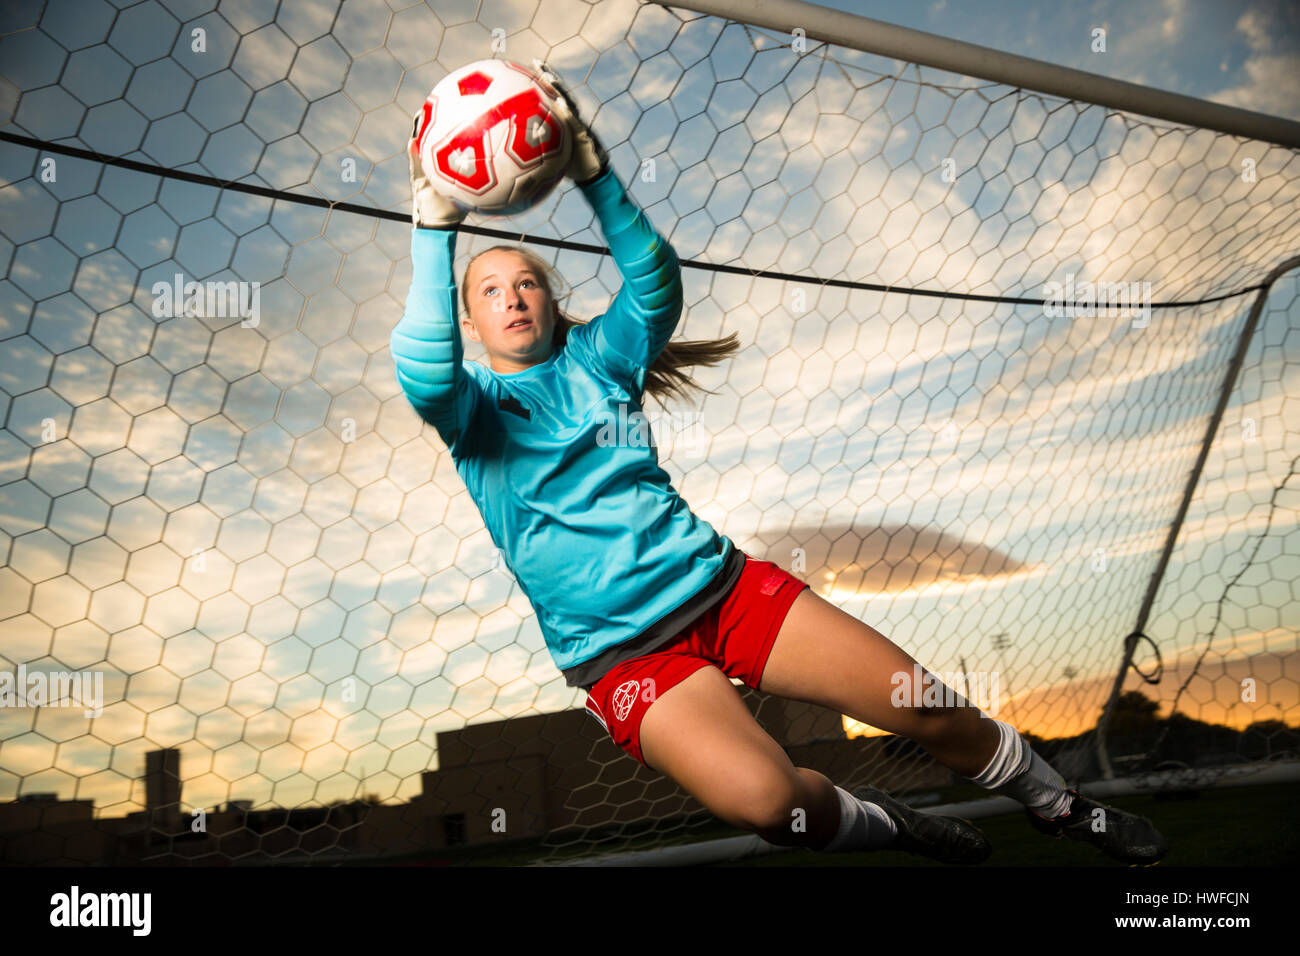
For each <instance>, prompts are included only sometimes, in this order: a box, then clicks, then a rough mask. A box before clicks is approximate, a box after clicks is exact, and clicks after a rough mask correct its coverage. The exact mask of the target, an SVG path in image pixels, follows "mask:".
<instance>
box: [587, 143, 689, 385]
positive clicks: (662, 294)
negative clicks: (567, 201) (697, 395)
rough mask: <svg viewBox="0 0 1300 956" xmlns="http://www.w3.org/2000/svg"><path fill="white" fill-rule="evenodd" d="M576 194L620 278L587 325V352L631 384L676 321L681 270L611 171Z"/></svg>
mask: <svg viewBox="0 0 1300 956" xmlns="http://www.w3.org/2000/svg"><path fill="white" fill-rule="evenodd" d="M581 189H582V192H583V195H584V196H586V198H587V201H588V202H589V203H590V204H591V208H592V209H593V211H594V212H595V213H596V218H597V219H598V220H599V222H600V228H601V232H602V234H603V235H604V237H605V241H606V242H607V243H609V249H610V252H611V253H612V254H613V257H614V264H615V265H616V266H617V267H618V271H619V275H621V276H622V277H623V286H622V288H621V289H619V292H618V295H617V296H616V297H615V299H614V302H613V304H612V305H611V306H610V307H609V311H607V312H606V313H605V314H604V315H603V316H601V317H599V318H597V319H595V320H593V322H592V323H591V324H592V344H593V348H594V350H595V352H596V354H597V355H598V356H599V357H600V359H601V360H602V361H603V362H604V363H605V365H606V366H607V368H608V369H609V371H610V372H612V373H614V374H615V375H616V376H617V377H618V378H619V379H620V380H623V381H634V380H636V379H637V373H638V372H644V371H645V370H646V369H648V368H649V367H650V366H651V365H653V364H654V361H655V359H657V358H658V357H659V353H660V352H662V351H663V349H664V346H665V345H667V344H668V340H669V339H670V338H672V335H673V331H674V330H675V329H676V328H677V323H678V321H680V319H681V315H682V269H681V265H680V263H679V262H678V259H677V254H676V252H674V251H673V247H672V246H671V245H669V243H668V241H667V240H666V239H664V238H663V237H662V236H660V235H659V233H657V232H656V231H655V228H654V226H652V225H651V224H650V220H649V219H647V218H646V215H645V213H644V212H642V211H641V209H640V208H639V207H638V206H637V205H636V204H635V203H633V202H632V200H631V199H630V198H628V195H627V192H626V190H625V189H624V188H623V184H622V183H621V182H619V180H618V177H617V176H616V175H615V174H614V170H613V168H612V167H611V168H610V169H608V170H606V171H605V172H604V174H602V175H601V176H598V177H597V178H596V179H594V180H592V181H591V182H590V183H587V184H586V185H584V186H582V187H581Z"/></svg>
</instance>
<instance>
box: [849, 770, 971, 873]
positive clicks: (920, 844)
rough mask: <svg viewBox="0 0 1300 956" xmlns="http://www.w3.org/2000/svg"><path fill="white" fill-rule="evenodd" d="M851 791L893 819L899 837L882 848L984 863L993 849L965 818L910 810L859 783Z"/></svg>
mask: <svg viewBox="0 0 1300 956" xmlns="http://www.w3.org/2000/svg"><path fill="white" fill-rule="evenodd" d="M853 795H854V796H855V797H857V798H858V799H859V800H865V801H866V802H867V803H874V804H875V805H876V806H878V807H880V809H882V810H884V811H885V813H886V814H887V815H888V816H889V819H891V820H893V821H894V826H895V827H896V828H897V829H898V838H897V840H896V841H895V842H894V843H892V844H890V845H889V846H888V847H885V848H884V849H889V850H902V851H903V852H904V853H915V854H917V855H918V856H924V857H928V858H929V859H931V860H938V861H939V862H940V863H983V862H984V861H985V860H987V859H988V857H989V854H990V853H992V852H993V845H992V844H991V843H989V841H988V837H986V836H985V835H984V834H983V833H981V832H980V831H979V830H978V829H977V828H976V827H975V825H974V824H973V823H971V822H970V821H968V820H963V819H961V818H960V817H941V816H937V815H936V814H933V813H922V812H920V811H918V810H913V809H912V808H911V807H909V806H907V805H906V804H904V803H899V802H898V801H897V800H895V799H894V798H893V797H891V796H889V795H888V794H886V793H885V792H883V791H881V790H877V789H876V788H875V787H861V788H859V789H857V790H854V791H853Z"/></svg>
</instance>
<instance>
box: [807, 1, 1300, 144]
mask: <svg viewBox="0 0 1300 956" xmlns="http://www.w3.org/2000/svg"><path fill="white" fill-rule="evenodd" d="M820 5H821V6H824V7H829V8H831V9H835V10H842V11H844V12H846V13H854V14H858V15H860V16H864V17H868V18H870V19H873V20H882V21H884V22H885V23H892V24H895V25H897V26H903V27H908V28H910V29H913V30H920V31H922V32H924V33H934V34H937V35H938V36H943V37H949V38H951V39H954V40H961V41H963V42H966V43H973V44H976V45H977V46H983V47H987V48H989V49H993V50H1002V51H1005V52H1007V53H1014V54H1017V55H1018V56H1026V57H1030V58H1032V59H1035V60H1043V61H1045V62H1047V63H1056V64H1059V65H1061V66H1068V67H1071V68H1072V69H1076V70H1084V71H1086V72H1089V73H1097V74H1100V75H1102V76H1108V77H1112V78H1114V79H1117V80H1125V81H1127V82H1129V83H1139V84H1141V85H1143V86H1150V87H1154V88H1155V89H1160V90H1168V91H1170V92H1173V93H1182V94H1183V95H1185V96H1194V97H1197V98H1199V99H1206V100H1212V101H1214V102H1216V103H1224V104H1226V105H1230V106H1239V107H1241V108H1242V109H1248V110H1252V111H1255V112H1260V113H1267V114H1269V115H1271V116H1282V117H1287V118H1289V119H1294V120H1300V7H1297V6H1296V4H1294V3H1288V2H1286V0H1264V2H1258V0H1249V2H1232V3H1222V2H1218V0H1136V2H1123V0H1094V2H1091V3H1070V4H1057V3H1044V2H1041V0H998V2H994V3H982V2H971V0H939V2H930V3H910V2H907V0H893V2H880V0H876V2H867V0H861V2H856V3H855V2H852V0H838V2H830V3H823V4H820ZM1098 27H1100V28H1102V29H1104V30H1105V31H1106V50H1105V52H1104V53H1103V52H1094V51H1093V50H1092V45H1093V33H1092V31H1093V30H1094V29H1096V28H1098Z"/></svg>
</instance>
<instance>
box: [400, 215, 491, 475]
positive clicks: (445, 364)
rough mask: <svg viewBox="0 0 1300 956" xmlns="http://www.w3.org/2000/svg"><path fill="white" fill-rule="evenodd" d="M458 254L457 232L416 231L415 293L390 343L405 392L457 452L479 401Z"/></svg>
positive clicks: (413, 252) (413, 240) (413, 247)
mask: <svg viewBox="0 0 1300 956" xmlns="http://www.w3.org/2000/svg"><path fill="white" fill-rule="evenodd" d="M455 253H456V233H455V231H454V230H451V229H422V228H419V227H417V228H415V229H413V230H411V290H410V292H409V293H407V296H406V312H405V314H403V316H402V320H401V321H400V322H398V323H397V326H396V327H395V328H394V329H393V332H392V336H391V337H390V339H389V344H390V348H391V351H392V355H393V365H394V366H395V367H396V369H397V381H398V382H399V383H400V384H401V386H402V391H404V392H405V393H406V397H407V398H408V399H410V402H411V405H412V406H414V408H415V410H416V411H417V412H419V414H420V417H421V418H423V419H424V420H425V421H426V422H428V423H429V424H430V425H432V426H433V427H434V428H436V429H437V430H438V434H439V435H440V436H441V437H442V440H443V441H444V442H446V443H447V447H448V448H450V449H452V451H453V452H454V451H455V450H456V449H455V447H454V445H455V443H456V442H457V441H458V440H459V439H460V437H461V436H462V435H463V434H464V433H465V431H466V430H467V429H468V426H469V422H470V419H471V418H472V417H473V415H474V409H475V408H476V407H477V404H478V397H479V386H478V383H477V382H476V381H475V380H474V379H473V378H472V377H470V375H469V374H468V373H467V372H466V371H465V368H464V366H463V364H462V363H463V361H464V346H463V345H462V344H461V338H460V330H459V329H457V328H456V278H455V275H454V273H453V271H452V262H453V260H454V257H455Z"/></svg>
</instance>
